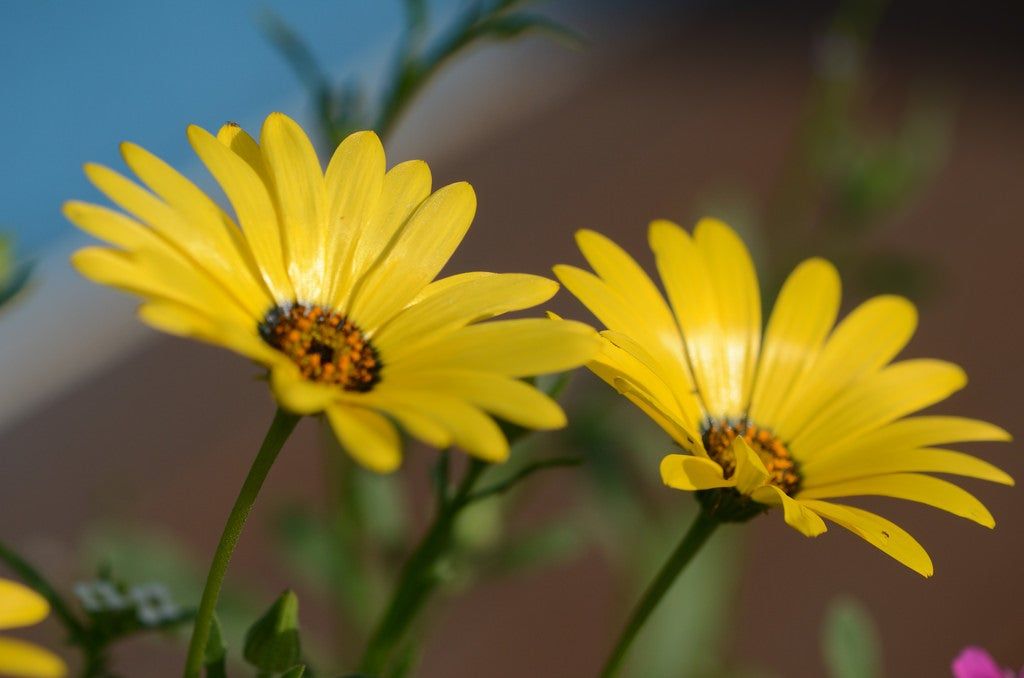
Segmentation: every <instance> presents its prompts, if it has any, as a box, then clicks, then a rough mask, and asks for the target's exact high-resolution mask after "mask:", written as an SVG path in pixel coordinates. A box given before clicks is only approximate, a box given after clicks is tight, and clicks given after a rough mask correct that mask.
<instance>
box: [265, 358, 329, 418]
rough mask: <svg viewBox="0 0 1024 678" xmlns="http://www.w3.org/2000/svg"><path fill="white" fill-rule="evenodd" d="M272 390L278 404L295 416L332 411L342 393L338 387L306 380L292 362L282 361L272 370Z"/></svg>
mask: <svg viewBox="0 0 1024 678" xmlns="http://www.w3.org/2000/svg"><path fill="white" fill-rule="evenodd" d="M270 388H271V390H273V392H274V397H276V398H277V402H279V403H280V404H281V406H282V407H284V408H285V409H286V410H288V411H289V412H293V413H295V414H317V413H319V412H323V411H324V410H327V409H330V408H331V406H332V405H333V404H334V403H335V402H336V401H337V400H338V397H339V393H341V392H342V391H341V389H340V388H338V387H336V386H330V385H328V384H321V383H317V382H315V381H309V380H308V379H304V378H303V377H302V375H301V374H300V373H299V370H298V367H296V366H295V364H294V363H292V362H290V361H282V362H280V363H279V364H278V365H277V366H275V368H274V369H273V370H271V373H270Z"/></svg>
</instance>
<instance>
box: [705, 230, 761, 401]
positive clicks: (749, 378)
mask: <svg viewBox="0 0 1024 678" xmlns="http://www.w3.org/2000/svg"><path fill="white" fill-rule="evenodd" d="M693 239H694V241H695V242H696V243H697V247H698V248H699V249H700V251H701V252H702V253H703V255H704V261H705V262H706V263H707V267H708V273H709V274H710V275H711V284H712V286H713V287H714V290H715V298H716V300H717V304H718V322H719V327H720V329H721V332H722V335H721V337H720V339H719V341H720V342H721V347H720V350H721V351H722V352H723V354H724V356H723V363H724V365H725V378H726V380H727V381H726V384H724V387H725V389H724V393H725V397H726V399H727V400H726V402H727V404H726V407H725V414H726V416H727V417H730V418H738V417H740V416H742V415H743V414H744V413H745V412H746V409H747V406H748V403H749V402H750V393H751V389H752V388H753V380H754V366H755V364H756V362H757V355H758V350H759V348H760V345H761V292H760V289H759V288H758V283H757V273H756V272H755V270H754V262H753V261H752V260H751V258H750V253H749V252H748V251H747V247H746V245H744V244H743V240H741V239H740V237H739V236H738V235H737V234H736V232H735V231H733V230H732V229H731V228H729V227H728V226H726V225H725V224H724V223H722V222H721V221H718V220H717V219H701V220H700V221H699V222H698V223H697V226H696V228H694V230H693Z"/></svg>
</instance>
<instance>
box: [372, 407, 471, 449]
mask: <svg viewBox="0 0 1024 678" xmlns="http://www.w3.org/2000/svg"><path fill="white" fill-rule="evenodd" d="M381 411H382V412H385V413H386V414H387V415H388V416H390V417H391V418H393V419H394V420H395V421H396V422H398V425H399V426H400V427H402V429H404V430H405V432H406V433H408V434H409V435H410V436H412V437H413V438H416V439H417V440H421V441H423V442H425V443H426V444H427V445H430V446H431V447H436V448H437V449H444V448H446V447H450V446H451V445H452V442H453V441H452V434H451V431H449V430H448V429H446V428H445V427H444V426H442V425H441V424H440V423H438V422H437V421H435V420H434V419H431V418H430V417H428V416H426V415H424V414H422V413H420V412H417V411H416V410H410V409H409V408H406V407H400V406H397V405H395V404H393V403H388V404H387V407H386V408H384V407H382V408H381Z"/></svg>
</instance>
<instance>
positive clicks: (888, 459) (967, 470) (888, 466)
mask: <svg viewBox="0 0 1024 678" xmlns="http://www.w3.org/2000/svg"><path fill="white" fill-rule="evenodd" d="M911 471H913V472H917V473H949V474H951V475H958V476H966V477H968V478H978V479H979V480H988V481H991V482H993V483H1001V484H1003V485H1013V484H1014V482H1013V478H1011V477H1010V475H1009V474H1008V473H1006V472H1005V471H1003V470H1002V469H999V468H997V467H995V466H993V465H992V464H990V463H988V462H987V461H983V460H981V459H978V458H977V457H972V456H971V455H969V454H964V453H963V452H953V451H951V450H937V449H930V448H924V449H917V450H900V451H893V450H891V449H888V448H875V449H872V450H869V451H864V452H861V453H857V454H842V455H827V456H826V457H825V458H824V459H822V460H821V463H820V464H818V465H816V466H815V467H814V469H813V471H808V470H806V469H801V475H802V476H803V480H804V482H803V487H804V488H805V489H811V488H814V487H818V486H819V485H827V484H828V483H835V482H839V481H843V480H852V479H854V478H862V477H865V476H877V475H886V474H890V473H906V472H911Z"/></svg>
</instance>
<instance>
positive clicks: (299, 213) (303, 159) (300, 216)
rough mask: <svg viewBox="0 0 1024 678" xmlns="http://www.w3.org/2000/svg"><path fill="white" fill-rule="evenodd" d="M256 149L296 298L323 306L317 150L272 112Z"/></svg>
mask: <svg viewBox="0 0 1024 678" xmlns="http://www.w3.org/2000/svg"><path fill="white" fill-rule="evenodd" d="M260 150H261V151H262V152H263V160H264V162H265V163H266V166H267V170H268V173H269V174H270V177H271V179H272V180H273V181H272V183H273V189H274V196H275V197H276V199H277V205H278V207H279V212H278V214H279V216H280V218H281V231H282V233H283V234H284V242H285V259H286V261H287V268H288V276H289V277H290V278H291V281H292V285H293V286H294V287H295V294H296V295H297V297H298V300H299V301H302V302H305V303H321V304H326V303H328V302H329V300H328V299H326V298H325V297H324V292H325V289H324V288H325V286H324V272H325V270H326V266H327V261H326V251H325V249H324V244H325V243H326V239H327V200H326V195H325V191H324V175H323V170H322V169H321V168H320V161H319V160H318V159H317V157H316V150H314V148H313V144H312V143H311V142H310V141H309V137H307V136H306V133H305V132H303V131H302V128H301V127H299V125H298V124H297V123H296V122H295V121H294V120H292V119H291V118H289V117H288V116H286V115H284V114H283V113H271V114H270V115H268V116H267V119H266V120H264V121H263V129H262V130H261V131H260Z"/></svg>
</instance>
